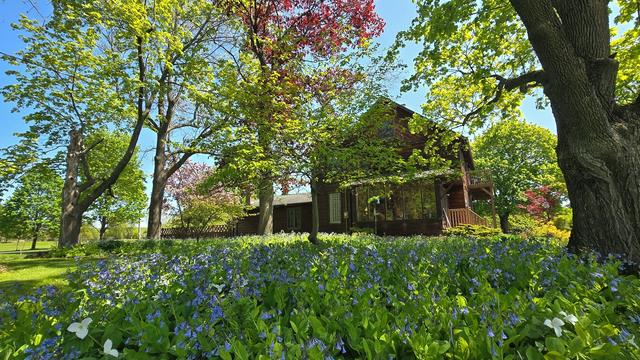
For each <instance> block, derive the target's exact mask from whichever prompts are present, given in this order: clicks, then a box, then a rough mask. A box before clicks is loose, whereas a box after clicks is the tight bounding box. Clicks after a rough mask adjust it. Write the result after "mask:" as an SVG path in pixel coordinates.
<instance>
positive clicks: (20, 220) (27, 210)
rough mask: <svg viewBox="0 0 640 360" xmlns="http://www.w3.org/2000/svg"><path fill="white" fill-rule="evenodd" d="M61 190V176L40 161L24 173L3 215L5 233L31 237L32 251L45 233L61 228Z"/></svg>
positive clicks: (10, 235) (0, 217) (50, 235)
mask: <svg viewBox="0 0 640 360" xmlns="http://www.w3.org/2000/svg"><path fill="white" fill-rule="evenodd" d="M61 192H62V177H61V176H60V174H59V173H57V172H56V171H55V170H54V169H52V168H51V167H50V166H48V165H45V164H42V163H41V164H37V165H35V166H33V167H32V168H30V169H29V170H28V171H27V172H25V173H23V174H22V175H21V176H20V177H19V178H18V179H17V181H16V186H15V188H14V189H13V192H12V193H11V196H10V197H9V199H8V200H7V201H6V202H5V204H4V205H3V211H2V213H1V214H0V222H1V223H2V226H0V228H2V230H3V233H4V236H5V237H6V238H10V237H12V238H19V239H30V240H31V250H35V249H36V245H37V242H38V240H39V239H41V238H42V237H43V236H46V237H54V236H55V234H56V233H57V232H58V231H59V224H60V212H61V206H60V193H61Z"/></svg>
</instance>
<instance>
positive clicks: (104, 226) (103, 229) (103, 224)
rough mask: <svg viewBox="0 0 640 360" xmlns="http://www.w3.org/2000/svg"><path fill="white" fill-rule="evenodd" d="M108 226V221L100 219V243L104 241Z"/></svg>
mask: <svg viewBox="0 0 640 360" xmlns="http://www.w3.org/2000/svg"><path fill="white" fill-rule="evenodd" d="M107 226H108V224H107V219H106V218H104V217H102V218H101V219H100V230H99V237H98V239H99V240H100V241H102V240H104V234H105V233H106V232H107Z"/></svg>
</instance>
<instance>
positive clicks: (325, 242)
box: [0, 235, 640, 359]
mask: <svg viewBox="0 0 640 360" xmlns="http://www.w3.org/2000/svg"><path fill="white" fill-rule="evenodd" d="M88 246H89V245H84V246H82V247H80V248H84V249H87V248H88ZM90 246H92V247H93V249H95V253H96V254H100V255H99V256H104V257H105V260H101V261H98V262H97V263H92V262H84V263H80V264H79V265H78V269H77V270H76V271H75V272H74V273H73V274H72V275H71V278H70V284H71V288H72V289H76V290H62V291H61V290H56V289H54V288H45V289H41V290H39V291H35V292H34V293H33V295H32V296H29V297H24V298H21V299H19V300H18V299H15V298H14V297H13V295H12V294H9V293H7V294H3V295H7V296H8V297H5V296H3V297H2V299H3V300H4V299H6V301H8V302H2V303H0V304H1V306H0V320H2V322H0V324H2V325H0V352H2V353H3V354H7V353H9V352H12V353H13V355H14V356H16V357H25V355H26V354H27V353H30V354H42V353H45V352H46V353H47V354H52V355H53V356H54V357H55V356H58V355H59V354H68V353H69V352H70V351H77V353H74V354H76V355H78V356H85V357H99V356H102V355H103V354H102V350H103V344H104V342H105V341H106V340H107V339H109V340H111V341H112V342H113V347H114V348H115V349H117V350H118V351H119V352H120V354H124V356H125V357H127V358H147V357H148V358H185V357H188V356H189V355H193V356H196V357H198V356H202V357H205V356H208V355H205V354H211V353H212V352H215V353H216V354H217V356H219V357H220V358H223V359H232V358H244V359H250V358H271V357H276V358H279V357H280V356H282V354H284V356H285V357H286V358H303V357H306V358H309V359H316V358H317V359H324V358H325V357H327V356H331V357H334V358H388V357H389V356H392V357H394V358H403V359H404V358H425V359H436V358H459V359H487V358H492V357H503V358H518V354H521V355H522V354H525V355H523V356H527V357H528V358H531V359H536V358H545V357H547V358H590V359H613V358H634V357H637V356H638V355H640V354H639V351H640V349H638V346H637V345H636V343H637V341H638V339H637V336H638V335H637V334H638V333H640V327H639V326H640V325H639V324H638V319H637V314H638V312H639V310H640V302H638V297H637V294H638V290H639V289H640V280H638V279H637V278H635V277H624V276H619V275H618V273H617V270H618V265H619V262H617V261H615V260H614V259H608V260H605V261H603V262H598V261H596V258H595V257H585V258H583V259H578V258H576V257H575V256H570V255H568V254H567V253H566V251H565V250H564V249H563V248H562V247H559V246H557V245H554V244H553V243H551V242H549V241H548V240H545V239H531V240H522V239H520V238H517V237H513V236H500V237H491V238H459V237H448V238H442V239H438V240H436V241H434V240H431V239H426V238H422V237H412V238H397V239H394V241H380V240H379V238H377V237H369V236H363V235H359V236H354V237H352V236H348V235H333V236H328V235H325V236H323V237H322V242H321V244H320V245H318V246H314V245H311V244H309V243H308V242H307V241H306V239H305V237H304V236H300V235H296V236H274V237H260V238H258V237H244V238H237V239H229V240H214V241H209V242H200V243H196V242H171V241H169V242H147V241H144V242H109V243H104V245H102V248H100V247H99V245H97V244H96V245H90ZM127 251H128V252H127ZM120 254H122V255H120ZM514 259H517V261H514ZM154 280H155V281H154ZM77 289H86V290H77ZM89 294H91V295H89ZM60 299H65V301H60ZM89 317H90V318H91V319H92V320H93V321H92V322H91V324H90V325H89V327H88V334H89V336H87V337H86V338H84V339H79V338H78V337H77V336H76V335H75V334H74V333H72V332H69V331H67V330H66V329H67V327H68V326H69V325H70V324H71V323H72V322H80V321H81V320H83V319H85V318H89ZM8 319H11V320H10V321H6V320H8ZM556 319H557V320H556ZM551 321H554V322H555V324H558V321H562V322H563V323H564V324H563V325H561V326H558V329H553V328H551V327H549V326H548V325H546V323H549V324H551ZM126 339H130V340H129V341H126Z"/></svg>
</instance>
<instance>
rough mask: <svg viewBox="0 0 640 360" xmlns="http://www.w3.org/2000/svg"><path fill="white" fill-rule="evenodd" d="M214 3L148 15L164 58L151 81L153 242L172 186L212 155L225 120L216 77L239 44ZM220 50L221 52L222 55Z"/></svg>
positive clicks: (157, 7) (192, 2)
mask: <svg viewBox="0 0 640 360" xmlns="http://www.w3.org/2000/svg"><path fill="white" fill-rule="evenodd" d="M218 5H219V4H217V2H215V1H209V0H187V1H184V0H156V1H153V2H148V3H146V5H145V6H144V11H145V13H146V14H148V16H147V21H149V23H150V25H151V27H152V28H153V29H154V34H157V35H152V39H151V42H152V45H153V46H154V48H157V51H158V54H159V55H161V56H160V57H159V58H157V59H154V60H153V63H154V64H153V65H154V66H153V67H152V68H151V69H150V70H149V72H150V74H149V76H151V77H153V78H154V79H155V80H156V81H157V87H158V91H159V94H158V98H157V100H156V106H155V107H156V111H157V115H156V116H153V117H149V118H148V119H147V125H148V128H149V129H151V130H152V131H153V132H154V133H155V136H156V144H155V154H154V158H153V159H154V171H153V180H152V183H151V201H150V203H149V218H148V226H147V238H150V239H158V238H160V231H161V225H162V208H163V200H164V192H165V188H166V186H167V181H168V179H169V178H170V177H171V175H172V174H173V173H175V172H176V171H177V170H178V169H179V168H180V167H181V166H182V165H183V164H184V163H185V162H186V161H187V160H188V159H189V158H190V157H191V156H193V155H194V154H197V153H201V152H203V151H204V152H206V151H208V150H207V149H210V148H211V146H206V145H207V144H210V143H211V142H213V141H214V139H215V138H216V135H217V132H218V131H219V129H220V127H223V126H224V125H225V118H224V117H221V116H220V114H219V113H218V112H216V111H215V106H212V105H215V103H217V102H219V101H223V100H224V99H222V100H221V99H219V98H218V97H217V96H216V95H215V94H216V91H215V89H216V86H217V80H216V76H215V72H216V68H217V65H216V64H217V62H218V60H219V59H220V58H221V57H222V56H224V55H226V52H225V51H223V50H222V49H223V48H225V46H226V47H229V46H230V44H229V39H233V36H232V34H231V29H232V28H233V24H232V23H231V17H229V16H227V15H226V14H224V13H223V8H221V7H220V6H218ZM216 49H217V50H216Z"/></svg>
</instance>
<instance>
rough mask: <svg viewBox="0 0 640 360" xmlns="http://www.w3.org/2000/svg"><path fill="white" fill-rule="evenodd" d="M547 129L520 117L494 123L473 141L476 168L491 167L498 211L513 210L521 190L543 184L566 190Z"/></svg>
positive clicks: (522, 191)
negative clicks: (519, 118)
mask: <svg viewBox="0 0 640 360" xmlns="http://www.w3.org/2000/svg"><path fill="white" fill-rule="evenodd" d="M556 143H557V139H556V137H555V135H553V134H552V133H551V132H550V131H549V130H547V129H545V128H542V127H539V126H536V125H532V124H528V123H526V122H524V121H522V120H515V119H514V120H507V121H503V122H500V123H497V124H495V125H493V126H492V127H490V128H489V129H488V130H487V131H486V132H485V133H484V134H482V135H481V136H480V137H478V139H477V140H476V141H475V142H474V144H473V149H474V152H475V155H476V159H475V160H476V166H477V167H478V168H484V169H490V170H491V173H492V175H493V181H494V185H495V188H496V199H495V202H496V207H497V209H498V212H499V213H500V214H509V213H511V212H513V211H514V210H515V209H516V208H517V205H518V204H521V203H522V202H523V201H524V200H525V197H524V192H525V191H526V190H528V189H532V188H537V187H539V186H542V185H547V186H550V187H551V188H553V189H555V190H557V191H559V192H561V193H566V188H565V185H564V179H563V177H562V174H561V173H560V169H559V168H558V163H557V158H556V154H555V147H556Z"/></svg>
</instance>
